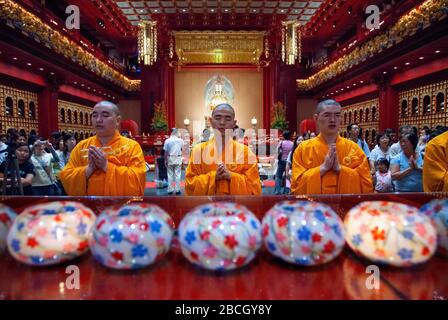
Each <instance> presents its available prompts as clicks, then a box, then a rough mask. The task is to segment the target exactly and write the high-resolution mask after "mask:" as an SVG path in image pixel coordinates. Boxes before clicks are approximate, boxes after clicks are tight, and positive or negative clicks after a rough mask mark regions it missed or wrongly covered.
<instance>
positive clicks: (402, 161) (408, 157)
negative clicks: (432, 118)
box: [390, 132, 423, 192]
mask: <svg viewBox="0 0 448 320" xmlns="http://www.w3.org/2000/svg"><path fill="white" fill-rule="evenodd" d="M417 143H418V137H417V135H416V134H415V133H414V132H412V133H405V134H403V135H402V136H401V138H400V147H401V152H400V153H399V154H397V155H396V156H395V157H393V158H392V160H391V166H390V171H391V174H392V180H393V181H394V185H395V191H398V192H418V191H423V184H422V168H423V158H422V155H421V154H420V152H418V151H417V150H416V149H417Z"/></svg>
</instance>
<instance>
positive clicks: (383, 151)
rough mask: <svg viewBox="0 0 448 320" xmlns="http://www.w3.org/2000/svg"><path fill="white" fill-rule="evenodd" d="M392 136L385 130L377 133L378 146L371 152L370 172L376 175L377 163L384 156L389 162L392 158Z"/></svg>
mask: <svg viewBox="0 0 448 320" xmlns="http://www.w3.org/2000/svg"><path fill="white" fill-rule="evenodd" d="M391 142H392V141H391V139H390V136H389V135H388V134H387V133H385V132H380V133H378V134H377V135H376V146H375V148H373V150H372V152H370V156H369V163H370V172H371V173H372V176H374V175H375V171H376V168H375V163H376V162H377V160H378V159H380V158H384V159H387V160H388V161H389V162H390V160H391V156H390V150H389V149H390V145H391Z"/></svg>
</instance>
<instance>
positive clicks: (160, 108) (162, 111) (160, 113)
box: [151, 101, 168, 134]
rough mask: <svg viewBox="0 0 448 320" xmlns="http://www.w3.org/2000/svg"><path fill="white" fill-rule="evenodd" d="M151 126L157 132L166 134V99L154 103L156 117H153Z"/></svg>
mask: <svg viewBox="0 0 448 320" xmlns="http://www.w3.org/2000/svg"><path fill="white" fill-rule="evenodd" d="M151 128H152V130H153V131H154V132H155V133H156V134H165V133H166V132H167V131H168V121H167V119H166V107H165V102H164V101H162V102H159V103H157V102H156V103H155V104H154V117H153V118H152V122H151Z"/></svg>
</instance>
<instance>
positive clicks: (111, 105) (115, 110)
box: [94, 101, 120, 116]
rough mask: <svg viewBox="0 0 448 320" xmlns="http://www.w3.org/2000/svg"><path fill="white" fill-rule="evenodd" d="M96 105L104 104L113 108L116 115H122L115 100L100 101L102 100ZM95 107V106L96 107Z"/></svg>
mask: <svg viewBox="0 0 448 320" xmlns="http://www.w3.org/2000/svg"><path fill="white" fill-rule="evenodd" d="M96 106H103V107H107V108H110V110H111V111H112V112H113V113H115V115H116V116H119V115H120V109H119V108H118V106H117V105H116V104H115V103H113V102H110V101H100V102H98V103H97V104H96V105H95V107H96ZM95 107H94V108H95Z"/></svg>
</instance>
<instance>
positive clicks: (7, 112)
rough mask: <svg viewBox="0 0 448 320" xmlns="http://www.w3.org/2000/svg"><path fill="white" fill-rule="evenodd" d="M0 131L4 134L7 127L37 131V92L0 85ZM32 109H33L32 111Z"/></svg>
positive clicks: (28, 131)
mask: <svg viewBox="0 0 448 320" xmlns="http://www.w3.org/2000/svg"><path fill="white" fill-rule="evenodd" d="M0 101H1V105H0V106H1V109H0V124H1V125H0V132H1V133H2V134H5V133H6V131H7V130H8V129H9V128H14V129H17V130H18V131H20V130H22V129H23V130H25V132H26V133H27V134H29V133H30V131H31V130H34V131H35V132H36V133H38V131H39V107H38V104H37V94H36V93H34V92H29V91H24V90H19V89H16V88H13V87H8V86H4V85H0ZM33 109H34V111H33Z"/></svg>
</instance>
